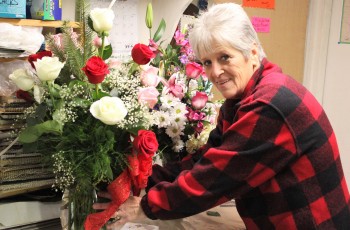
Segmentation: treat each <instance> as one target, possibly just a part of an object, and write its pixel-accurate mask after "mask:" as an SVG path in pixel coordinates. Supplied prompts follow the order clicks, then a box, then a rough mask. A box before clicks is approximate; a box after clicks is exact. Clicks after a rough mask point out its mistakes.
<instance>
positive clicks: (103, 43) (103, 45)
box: [100, 32, 106, 59]
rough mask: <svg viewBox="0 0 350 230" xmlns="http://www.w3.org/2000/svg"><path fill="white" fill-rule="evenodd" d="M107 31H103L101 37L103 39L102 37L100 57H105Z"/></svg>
mask: <svg viewBox="0 0 350 230" xmlns="http://www.w3.org/2000/svg"><path fill="white" fill-rule="evenodd" d="M105 37H106V36H105V33H104V32H102V37H101V39H102V45H101V49H100V57H101V58H102V59H103V51H104V49H105Z"/></svg>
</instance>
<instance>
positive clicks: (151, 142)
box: [84, 130, 158, 230]
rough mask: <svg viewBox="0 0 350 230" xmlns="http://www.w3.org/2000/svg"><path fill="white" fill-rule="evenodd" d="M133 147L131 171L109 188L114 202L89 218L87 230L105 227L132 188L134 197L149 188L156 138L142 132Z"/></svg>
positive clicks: (156, 146)
mask: <svg viewBox="0 0 350 230" xmlns="http://www.w3.org/2000/svg"><path fill="white" fill-rule="evenodd" d="M133 146H134V149H133V151H132V152H131V154H130V155H129V156H128V162H129V169H126V170H124V171H123V173H122V174H121V175H119V176H118V177H117V179H115V180H114V181H113V182H112V183H111V184H109V185H108V187H107V190H108V192H109V194H110V195H111V197H112V202H111V203H110V205H109V206H108V208H107V209H105V210H104V211H102V212H98V213H93V214H89V215H88V216H87V218H86V221H85V224H84V227H85V230H99V229H100V228H101V227H102V226H103V225H105V224H106V223H107V221H108V220H109V219H110V218H111V216H112V215H113V214H114V213H115V212H116V211H117V209H118V208H119V206H120V205H121V204H122V203H124V202H125V201H126V200H127V199H128V197H129V196H130V192H131V186H132V189H133V195H134V196H139V195H140V192H141V189H143V188H145V187H146V186H147V181H148V177H149V176H150V175H151V174H152V156H153V155H154V152H156V151H157V149H158V142H157V139H156V136H155V134H154V133H153V132H152V131H148V130H140V131H139V132H138V136H136V137H135V139H134V142H133ZM135 151H136V152H137V153H138V154H136V153H135Z"/></svg>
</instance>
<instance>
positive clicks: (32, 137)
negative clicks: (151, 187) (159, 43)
mask: <svg viewBox="0 0 350 230" xmlns="http://www.w3.org/2000/svg"><path fill="white" fill-rule="evenodd" d="M111 6H112V4H111V5H110V7H109V8H95V9H92V10H91V11H90V12H89V13H88V11H89V10H88V7H87V5H86V4H85V2H84V1H83V0H80V1H79V3H78V7H80V12H81V14H82V22H81V23H80V25H81V27H80V29H79V31H78V32H77V33H76V32H74V31H73V30H72V29H71V28H68V27H63V28H62V33H61V34H58V35H49V36H47V38H46V40H47V41H46V42H47V47H48V49H49V51H43V52H39V53H37V54H35V55H31V56H30V57H29V58H28V60H29V62H30V64H31V66H32V68H31V69H20V70H16V71H14V73H13V74H11V76H10V79H11V80H12V81H13V82H14V83H15V84H16V85H17V86H18V88H19V89H20V90H19V91H18V93H17V96H18V97H21V98H23V99H26V100H29V101H32V102H33V104H32V106H31V107H30V108H29V109H28V110H27V111H26V113H25V118H26V121H27V122H26V126H25V127H24V128H23V129H22V130H21V131H20V133H19V136H18V140H19V141H20V142H21V143H23V145H24V147H25V149H26V150H27V151H38V152H40V153H43V154H44V155H45V156H47V161H48V162H49V163H51V165H52V167H53V171H54V174H55V177H56V183H55V184H54V187H55V188H56V189H60V190H62V191H68V204H67V205H68V207H69V210H70V211H69V218H68V225H67V226H65V227H68V229H71V228H74V229H83V228H84V227H85V229H100V228H101V227H102V226H103V225H104V224H105V223H106V222H107V221H108V219H109V217H110V216H112V214H113V213H114V212H115V211H116V209H117V208H118V207H119V205H120V204H121V203H123V202H124V201H125V200H126V199H127V197H128V196H129V194H130V189H132V190H133V192H134V195H138V194H139V192H140V189H142V188H144V187H145V186H146V184H147V178H148V176H149V175H150V174H151V170H152V169H151V166H152V160H153V156H154V154H155V153H156V152H157V149H158V141H157V139H156V136H155V133H154V132H153V131H151V130H150V127H151V114H150V112H149V108H148V107H147V106H146V105H145V104H142V103H139V100H138V93H139V90H138V89H139V88H140V87H142V85H141V81H140V78H139V76H138V75H137V73H136V72H132V71H130V69H132V64H130V63H118V62H116V61H115V60H113V59H111V58H110V56H111V54H112V46H111V45H110V44H109V42H108V39H107V38H108V34H109V31H110V30H111V29H112V22H113V18H114V13H113V11H112V10H111ZM85 25H89V26H85ZM94 36H95V39H93V37H94ZM99 189H108V191H109V192H110V193H111V194H112V195H113V200H112V204H111V205H110V207H109V208H108V209H106V210H104V211H103V212H99V213H94V210H92V203H93V202H94V196H93V194H94V191H95V190H99ZM83 226H84V227H83Z"/></svg>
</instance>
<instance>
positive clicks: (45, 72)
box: [34, 56, 64, 81]
mask: <svg viewBox="0 0 350 230" xmlns="http://www.w3.org/2000/svg"><path fill="white" fill-rule="evenodd" d="M34 65H35V69H36V73H37V75H38V78H39V79H40V80H41V81H53V80H55V79H56V78H57V77H58V75H59V74H60V72H61V69H62V68H63V66H64V63H63V62H60V61H59V60H58V57H47V56H46V57H43V58H42V59H38V60H37V61H35V62H34Z"/></svg>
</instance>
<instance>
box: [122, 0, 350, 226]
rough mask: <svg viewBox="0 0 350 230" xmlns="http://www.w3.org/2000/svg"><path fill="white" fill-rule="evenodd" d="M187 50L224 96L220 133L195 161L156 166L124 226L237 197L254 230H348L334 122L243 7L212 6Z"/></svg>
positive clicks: (349, 209) (130, 204) (130, 203)
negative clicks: (268, 47) (269, 50)
mask: <svg viewBox="0 0 350 230" xmlns="http://www.w3.org/2000/svg"><path fill="white" fill-rule="evenodd" d="M190 44H191V46H192V48H193V49H194V51H195V54H196V56H197V57H198V58H199V60H200V62H201V63H202V64H203V66H204V68H205V72H206V75H207V76H208V78H209V79H210V80H211V82H213V84H214V85H215V86H216V88H217V89H218V90H219V91H220V93H221V94H222V96H223V97H224V98H225V99H226V101H225V103H224V104H223V106H222V108H221V111H220V115H219V117H218V122H217V127H216V129H214V130H213V131H212V133H211V135H210V138H209V141H208V143H207V144H206V145H205V146H204V147H203V148H202V149H201V150H200V151H198V152H197V153H195V154H193V155H191V156H190V157H189V158H187V159H184V160H183V161H182V162H180V163H178V164H177V165H173V166H172V167H160V166H157V165H156V166H155V167H154V169H153V175H152V177H151V178H150V179H149V186H148V188H147V193H146V195H144V196H143V197H142V198H135V197H130V198H129V200H127V201H126V202H125V203H124V204H123V205H122V206H121V207H120V211H119V214H120V216H121V217H122V219H121V220H120V221H122V222H121V223H123V218H124V219H125V220H127V221H131V220H133V219H134V218H139V217H140V216H142V215H146V216H147V217H148V218H150V219H164V220H165V219H176V218H182V217H187V216H191V215H194V214H197V213H200V212H202V211H205V210H208V209H210V208H212V207H214V206H217V205H220V204H222V203H224V202H226V201H228V200H231V199H235V200H236V204H237V210H238V212H239V214H240V216H241V217H242V219H243V221H244V223H245V225H246V227H247V229H350V203H349V191H348V187H347V184H346V181H345V177H344V174H343V169H342V165H341V162H340V157H339V152H338V147H337V142H336V138H335V134H334V132H333V129H332V127H331V125H330V123H329V121H328V118H327V116H326V114H325V112H324V110H323V109H322V107H321V105H320V104H319V103H318V102H317V101H316V99H315V98H314V97H313V96H312V95H311V94H310V92H309V91H308V90H306V89H305V88H304V87H303V86H302V85H301V84H299V83H298V82H296V81H295V80H293V79H292V78H290V77H288V76H286V75H285V74H283V73H282V70H281V68H280V67H278V66H277V65H275V64H273V63H271V62H269V61H268V60H267V59H266V57H265V53H264V51H263V48H262V47H261V44H260V42H259V39H258V37H257V34H256V32H255V31H254V28H253V27H252V24H251V22H250V20H249V17H248V16H247V14H246V13H245V12H244V10H243V9H242V7H241V6H239V5H237V4H234V3H226V4H218V5H215V6H213V7H211V8H210V9H209V11H208V12H206V13H204V14H202V15H201V17H200V18H199V20H198V22H197V23H196V24H195V25H194V28H193V29H192V31H191V33H190ZM139 204H140V205H139ZM128 210H133V211H128ZM123 213H124V214H123Z"/></svg>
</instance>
